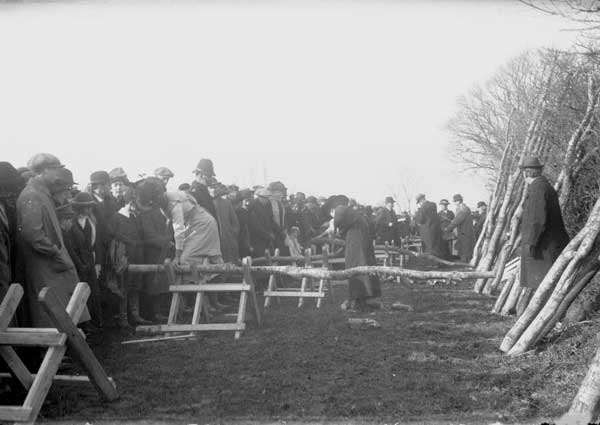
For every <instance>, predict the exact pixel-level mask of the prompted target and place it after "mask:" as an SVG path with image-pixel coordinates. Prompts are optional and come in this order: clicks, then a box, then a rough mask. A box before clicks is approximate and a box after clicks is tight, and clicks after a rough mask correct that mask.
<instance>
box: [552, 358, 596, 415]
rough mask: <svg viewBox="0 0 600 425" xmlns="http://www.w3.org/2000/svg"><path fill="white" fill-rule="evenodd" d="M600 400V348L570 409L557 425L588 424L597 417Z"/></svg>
mask: <svg viewBox="0 0 600 425" xmlns="http://www.w3.org/2000/svg"><path fill="white" fill-rule="evenodd" d="M598 401H600V349H598V351H596V355H595V356H594V359H593V360H592V364H591V365H590V368H589V369H588V372H587V374H586V375H585V378H583V382H582V383H581V386H580V387H579V391H578V392H577V395H576V396H575V398H574V399H573V402H572V403H571V407H570V408H569V411H568V412H567V413H566V414H565V415H564V416H563V417H562V418H560V420H559V421H558V422H556V425H588V424H591V423H592V421H593V420H594V419H595V417H594V415H595V411H596V406H597V405H598Z"/></svg>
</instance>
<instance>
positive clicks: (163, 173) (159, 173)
mask: <svg viewBox="0 0 600 425" xmlns="http://www.w3.org/2000/svg"><path fill="white" fill-rule="evenodd" d="M154 177H157V178H159V179H161V180H162V182H163V183H164V184H165V187H167V184H168V183H169V180H170V179H172V178H173V177H175V174H173V171H171V170H169V169H168V168H167V167H158V168H157V169H156V170H154Z"/></svg>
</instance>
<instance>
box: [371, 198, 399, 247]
mask: <svg viewBox="0 0 600 425" xmlns="http://www.w3.org/2000/svg"><path fill="white" fill-rule="evenodd" d="M395 203H396V201H395V200H394V198H392V197H391V196H388V197H386V198H385V208H383V209H382V210H381V211H380V212H379V214H377V218H376V219H375V241H376V242H377V243H378V244H381V245H383V244H384V243H386V242H387V243H389V244H390V245H391V244H398V242H399V240H398V239H399V237H398V217H396V213H395V212H394V204H395Z"/></svg>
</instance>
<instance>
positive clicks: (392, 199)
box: [385, 196, 396, 204]
mask: <svg viewBox="0 0 600 425" xmlns="http://www.w3.org/2000/svg"><path fill="white" fill-rule="evenodd" d="M395 202H396V201H395V200H394V198H392V197H391V196H386V197H385V203H386V204H394V203H395Z"/></svg>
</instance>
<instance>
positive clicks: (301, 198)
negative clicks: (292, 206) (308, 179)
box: [295, 192, 316, 201]
mask: <svg viewBox="0 0 600 425" xmlns="http://www.w3.org/2000/svg"><path fill="white" fill-rule="evenodd" d="M295 198H296V200H297V201H306V195H305V194H304V193H303V192H296V196H295ZM315 201H316V199H315Z"/></svg>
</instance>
